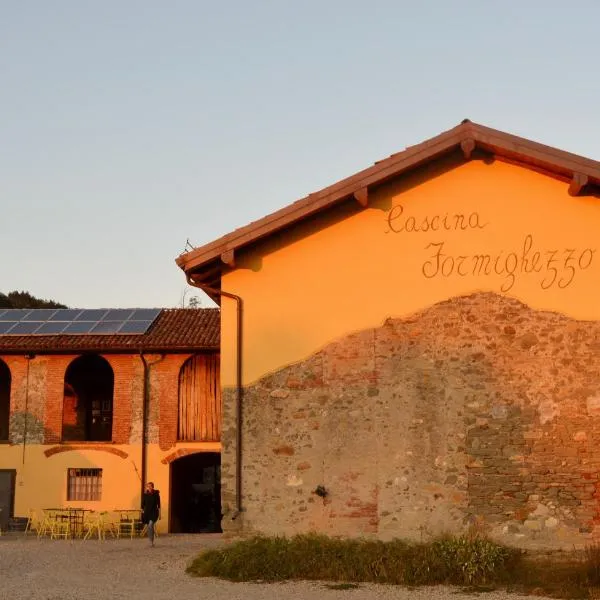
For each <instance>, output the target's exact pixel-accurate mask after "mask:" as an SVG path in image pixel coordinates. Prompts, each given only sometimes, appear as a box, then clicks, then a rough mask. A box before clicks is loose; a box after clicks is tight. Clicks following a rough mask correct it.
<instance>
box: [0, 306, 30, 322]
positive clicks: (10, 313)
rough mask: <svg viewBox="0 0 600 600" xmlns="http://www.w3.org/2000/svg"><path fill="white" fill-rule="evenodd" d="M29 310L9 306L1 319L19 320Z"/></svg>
mask: <svg viewBox="0 0 600 600" xmlns="http://www.w3.org/2000/svg"><path fill="white" fill-rule="evenodd" d="M30 312H31V309H29V308H9V309H8V310H7V311H6V312H5V313H4V314H3V315H2V320H3V321H20V320H21V319H22V318H23V317H25V316H26V315H27V314H28V313H30Z"/></svg>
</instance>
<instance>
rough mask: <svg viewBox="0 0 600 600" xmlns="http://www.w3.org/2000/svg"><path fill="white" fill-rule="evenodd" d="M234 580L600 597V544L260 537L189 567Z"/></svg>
mask: <svg viewBox="0 0 600 600" xmlns="http://www.w3.org/2000/svg"><path fill="white" fill-rule="evenodd" d="M187 571H188V573H190V574H191V575H195V576H198V577H219V578H222V579H228V580H230V581H254V582H259V581H260V582H275V581H286V580H299V579H302V580H313V581H315V580H317V581H329V582H332V583H330V584H325V585H326V587H327V588H330V589H338V590H342V589H347V590H350V589H356V588H357V587H358V583H362V582H374V583H386V584H397V585H404V586H420V585H438V584H450V585H456V586H459V587H460V588H462V589H463V591H470V592H473V593H474V594H479V593H485V592H488V591H492V590H494V589H497V588H503V589H507V590H508V591H511V592H519V593H524V594H531V595H538V596H550V597H553V598H565V599H573V600H576V599H579V598H582V599H583V598H587V599H600V546H598V545H595V546H590V547H588V548H587V549H586V550H585V552H583V553H579V554H575V553H562V554H559V555H558V556H557V555H540V554H525V553H523V552H522V551H520V550H516V549H514V548H508V547H506V546H502V545H499V544H496V543H494V542H492V541H490V540H487V539H485V538H482V537H478V536H468V535H465V536H459V537H449V536H446V537H441V538H438V539H435V540H433V541H431V542H428V543H412V542H406V541H402V540H394V541H391V542H380V541H374V540H364V539H341V538H329V537H327V536H324V535H317V534H309V535H297V536H295V537H292V538H286V537H271V538H268V537H260V536H259V537H254V538H251V539H248V540H243V541H240V542H236V543H234V544H231V545H230V546H227V547H225V548H221V549H218V550H208V551H206V552H204V553H202V554H201V555H200V556H198V557H197V558H196V559H195V560H194V561H193V562H192V563H191V564H190V566H189V567H188V569H187Z"/></svg>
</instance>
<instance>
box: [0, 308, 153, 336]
mask: <svg viewBox="0 0 600 600" xmlns="http://www.w3.org/2000/svg"><path fill="white" fill-rule="evenodd" d="M160 311H161V309H160V308H135V309H134V308H114V309H108V308H101V309H100V308H93V309H79V308H61V309H55V308H38V309H15V308H9V309H1V310H0V335H58V334H62V335H86V334H91V335H111V334H112V335H115V334H117V335H122V334H124V335H140V334H144V333H146V332H147V331H148V328H149V327H150V326H151V325H152V323H153V322H154V321H155V319H156V317H158V315H159V314H160Z"/></svg>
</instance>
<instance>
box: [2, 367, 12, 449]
mask: <svg viewBox="0 0 600 600" xmlns="http://www.w3.org/2000/svg"><path fill="white" fill-rule="evenodd" d="M9 422H10V369H9V368H8V367H7V366H6V363H4V362H3V361H1V360H0V442H7V441H8V427H9Z"/></svg>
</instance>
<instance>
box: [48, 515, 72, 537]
mask: <svg viewBox="0 0 600 600" xmlns="http://www.w3.org/2000/svg"><path fill="white" fill-rule="evenodd" d="M69 525H70V524H69V515H68V514H65V513H64V512H62V511H57V512H55V513H52V515H51V517H50V539H51V540H54V539H57V538H65V539H67V538H68V537H70V535H71V528H70V526H69Z"/></svg>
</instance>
